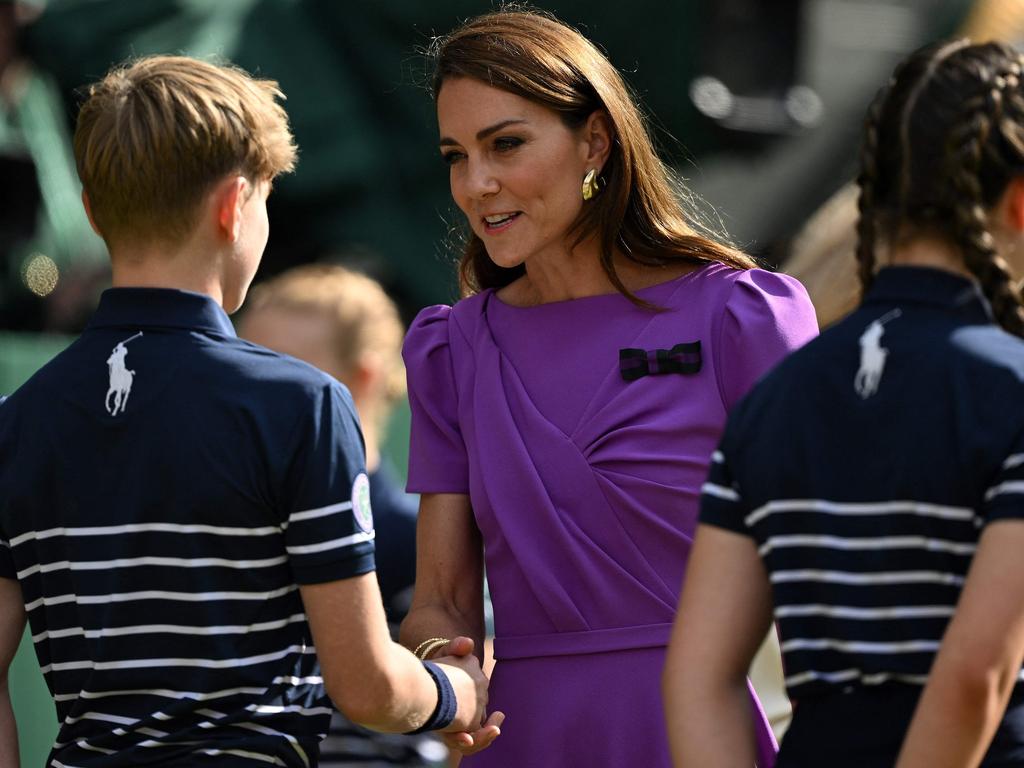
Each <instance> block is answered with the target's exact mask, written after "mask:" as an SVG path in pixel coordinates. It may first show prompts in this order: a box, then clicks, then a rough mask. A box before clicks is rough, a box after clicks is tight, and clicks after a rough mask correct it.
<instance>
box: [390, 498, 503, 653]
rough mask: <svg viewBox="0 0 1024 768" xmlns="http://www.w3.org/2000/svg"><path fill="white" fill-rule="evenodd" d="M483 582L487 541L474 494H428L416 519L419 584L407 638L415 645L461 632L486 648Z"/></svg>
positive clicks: (404, 631)
mask: <svg viewBox="0 0 1024 768" xmlns="http://www.w3.org/2000/svg"><path fill="white" fill-rule="evenodd" d="M483 584H484V565H483V542H482V540H481V538H480V530H479V529H478V528H477V527H476V521H475V520H474V519H473V510H472V508H471V507H470V504H469V496H466V495H464V494H460V493H425V494H423V495H422V496H421V497H420V514H419V519H418V521H417V524H416V588H415V591H414V592H413V598H412V605H411V606H410V608H409V613H408V614H407V615H406V617H405V620H404V621H403V622H402V627H401V631H400V639H401V641H402V643H403V644H404V645H405V646H406V647H407V648H410V649H415V648H416V646H418V645H419V644H420V643H422V642H423V641H424V640H427V639H429V638H431V637H447V638H455V637H459V636H462V637H468V638H470V639H472V640H473V645H474V648H475V653H477V654H478V656H479V655H480V654H482V653H483V647H484V597H483ZM438 653H442V654H443V653H444V649H439V651H438Z"/></svg>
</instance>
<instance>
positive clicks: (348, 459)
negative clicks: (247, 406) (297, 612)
mask: <svg viewBox="0 0 1024 768" xmlns="http://www.w3.org/2000/svg"><path fill="white" fill-rule="evenodd" d="M302 424H303V428H304V429H305V430H306V434H305V436H304V439H303V440H302V441H301V442H300V443H299V445H300V448H299V451H298V455H296V456H295V458H294V460H293V461H292V464H291V467H290V469H289V472H288V474H287V476H286V480H285V483H286V485H287V487H286V488H285V495H284V498H285V499H287V502H286V504H287V510H286V511H287V512H288V519H287V521H285V522H284V523H283V526H282V527H283V528H284V532H285V547H286V548H287V552H288V561H289V563H290V564H291V567H292V572H293V573H294V575H295V580H296V582H297V583H299V584H317V583H322V582H325V581H335V580H337V579H345V578H350V577H352V576H359V575H360V574H363V573H368V572H370V571H372V570H373V569H374V556H373V554H374V543H373V539H374V529H373V513H372V511H371V508H370V482H369V478H368V477H367V475H366V468H365V463H366V459H365V451H364V448H363V438H362V433H361V432H360V430H359V422H358V419H357V417H356V413H355V409H354V407H353V405H352V399H351V397H350V396H349V394H348V392H347V391H346V390H345V389H344V388H343V387H342V386H341V385H340V384H338V383H337V382H336V381H333V380H331V381H329V382H328V383H325V384H324V385H323V387H322V388H321V389H320V390H319V391H318V394H317V396H316V397H315V398H314V407H313V408H312V409H311V411H310V412H309V413H308V416H307V418H306V419H305V420H304V421H303V423H302Z"/></svg>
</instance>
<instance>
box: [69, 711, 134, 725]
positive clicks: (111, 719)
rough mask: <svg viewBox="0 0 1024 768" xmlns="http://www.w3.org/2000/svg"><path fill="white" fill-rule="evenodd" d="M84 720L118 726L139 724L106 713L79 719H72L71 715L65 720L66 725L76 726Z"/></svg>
mask: <svg viewBox="0 0 1024 768" xmlns="http://www.w3.org/2000/svg"><path fill="white" fill-rule="evenodd" d="M82 720H99V721H101V722H104V723H117V724H118V725H135V724H136V723H137V722H139V721H138V720H137V719H136V720H133V719H132V718H130V717H121V715H111V714H107V713H106V712H86V713H84V714H82V715H79V716H78V717H71V715H68V716H67V717H65V718H64V725H74V724H75V723H77V722H80V721H82Z"/></svg>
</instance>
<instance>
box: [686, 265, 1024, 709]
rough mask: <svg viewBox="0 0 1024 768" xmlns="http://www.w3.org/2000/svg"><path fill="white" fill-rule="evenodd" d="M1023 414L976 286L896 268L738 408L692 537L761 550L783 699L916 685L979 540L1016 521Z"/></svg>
mask: <svg viewBox="0 0 1024 768" xmlns="http://www.w3.org/2000/svg"><path fill="white" fill-rule="evenodd" d="M1022 401H1024V341H1022V340H1021V339H1019V338H1016V337H1014V336H1012V335H1010V334H1008V333H1006V332H1004V331H1003V330H1001V329H1000V328H999V327H998V326H997V325H995V324H994V323H993V322H992V319H991V317H990V314H989V308H988V305H987V303H986V302H985V300H984V298H983V297H982V296H981V294H980V291H979V289H978V287H977V285H976V284H975V283H973V282H971V281H968V280H966V279H964V278H961V277H958V276H957V275H954V274H952V273H949V272H944V271H941V270H935V269H928V268H920V267H890V268H886V269H883V270H882V271H881V272H880V273H879V275H878V277H877V279H876V281H875V284H874V286H873V287H872V288H871V290H870V292H869V293H868V295H867V297H866V298H865V301H864V302H863V304H862V305H861V306H860V307H859V308H858V309H857V310H856V311H855V312H854V313H853V314H852V315H850V316H849V317H848V318H846V319H845V320H843V321H842V322H840V323H839V324H837V325H836V326H834V327H832V328H830V329H829V330H827V331H825V332H824V333H822V335H821V336H820V337H818V338H817V339H815V340H814V341H811V342H810V343H809V344H807V345H806V346H805V347H804V348H802V349H800V350H798V351H797V352H795V353H794V354H793V355H791V356H790V357H788V358H787V359H786V360H784V361H783V362H782V363H781V364H780V365H779V366H778V367H777V368H776V369H775V370H774V371H772V372H771V373H770V374H769V375H768V376H767V377H766V378H765V379H764V380H763V381H762V382H761V383H759V384H758V385H757V386H756V387H755V389H754V390H753V391H752V392H751V393H750V395H749V396H748V397H747V398H745V399H744V400H743V401H742V402H741V403H740V404H739V405H738V406H737V408H736V409H734V411H733V413H732V415H731V416H730V418H729V422H728V425H727V427H726V430H725V433H724V435H723V438H722V441H721V444H720V446H719V449H718V450H717V451H716V452H715V454H714V457H713V461H712V464H711V469H710V475H709V478H708V482H707V484H706V485H705V486H704V488H703V493H702V498H701V517H700V520H701V522H702V523H704V524H710V525H715V526H718V527H722V528H726V529H728V530H731V531H735V532H737V533H741V534H744V535H747V536H750V537H751V538H753V539H754V541H755V542H756V544H757V547H758V551H759V552H760V554H761V557H762V559H763V561H764V564H765V568H766V570H767V573H768V576H769V579H770V581H771V589H772V595H773V599H774V603H775V619H776V621H777V624H778V629H779V634H780V639H781V645H782V654H783V663H784V667H785V672H786V686H787V690H788V691H789V694H790V696H791V697H792V698H793V699H795V700H801V699H805V698H809V697H812V696H816V695H820V694H825V693H828V692H830V691H835V690H840V689H849V688H850V687H857V686H875V685H878V684H881V683H885V682H898V683H909V684H912V685H915V686H921V685H923V684H924V683H925V682H926V679H927V675H928V671H929V669H930V668H931V664H932V660H933V658H934V656H935V653H936V651H937V650H938V647H939V643H940V641H941V639H942V635H943V632H944V630H945V628H946V625H947V623H948V622H949V619H950V617H951V616H952V614H953V611H954V608H955V606H956V603H957V599H958V597H959V595H960V591H961V588H962V586H963V583H964V579H965V576H966V574H967V569H968V566H969V565H970V562H971V557H972V555H973V553H974V550H975V547H976V545H977V541H978V537H979V535H980V533H981V529H982V528H983V527H984V526H985V525H986V524H988V523H990V522H992V521H994V520H999V519H1002V518H1021V517H1024V409H1022V408H1021V402H1022Z"/></svg>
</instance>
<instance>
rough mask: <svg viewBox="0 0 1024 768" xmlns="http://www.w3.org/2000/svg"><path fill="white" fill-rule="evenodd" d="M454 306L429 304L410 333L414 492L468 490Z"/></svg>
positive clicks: (408, 372)
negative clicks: (453, 334)
mask: <svg viewBox="0 0 1024 768" xmlns="http://www.w3.org/2000/svg"><path fill="white" fill-rule="evenodd" d="M451 311H452V310H451V307H446V306H434V307H427V308H426V309H424V310H423V311H422V312H420V314H419V315H418V316H417V317H416V319H415V321H413V324H412V326H411V327H410V328H409V332H408V334H407V335H406V337H405V345H404V346H403V348H402V356H403V357H404V358H405V370H406V375H407V376H408V381H409V407H410V410H411V411H412V423H411V428H410V434H409V482H408V485H407V488H408V490H409V491H410V492H411V493H468V492H469V462H468V459H467V457H466V444H465V442H464V441H463V439H462V431H461V429H460V427H459V420H458V393H457V391H456V386H455V384H456V382H455V367H454V362H453V360H452V352H451V341H450V338H449V333H450V329H449V323H450V322H453V321H452V320H451Z"/></svg>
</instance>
